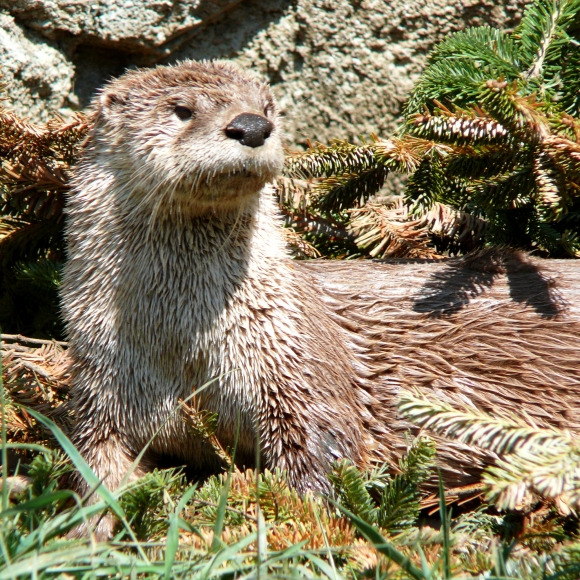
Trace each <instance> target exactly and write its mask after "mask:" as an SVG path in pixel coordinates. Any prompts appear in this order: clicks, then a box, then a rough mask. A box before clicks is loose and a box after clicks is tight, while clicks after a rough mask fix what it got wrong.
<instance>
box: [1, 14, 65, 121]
mask: <svg viewBox="0 0 580 580" xmlns="http://www.w3.org/2000/svg"><path fill="white" fill-rule="evenodd" d="M0 73H1V79H2V80H1V84H2V95H3V96H6V97H7V99H8V102H7V106H8V107H9V108H10V109H12V110H14V111H15V112H16V113H18V114H19V115H20V116H22V117H25V118H28V119H31V120H35V121H43V122H44V121H48V119H50V118H51V117H54V115H55V114H57V113H61V114H65V115H66V112H67V111H68V109H69V107H70V106H71V105H72V106H75V105H76V103H75V96H74V93H73V92H72V85H73V77H74V65H73V63H72V62H70V61H69V60H68V59H67V58H66V56H65V55H64V54H63V53H62V52H61V51H60V50H58V48H56V47H54V46H52V45H51V44H50V43H47V42H42V41H40V40H39V39H38V37H34V36H31V35H29V34H26V33H25V31H24V30H23V29H21V28H20V27H18V26H17V25H16V24H15V22H14V19H13V18H12V17H11V16H9V15H8V14H2V13H0ZM3 104H4V103H3Z"/></svg>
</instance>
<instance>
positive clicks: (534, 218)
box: [288, 0, 580, 256]
mask: <svg viewBox="0 0 580 580" xmlns="http://www.w3.org/2000/svg"><path fill="white" fill-rule="evenodd" d="M579 65H580V0H551V1H550V0H536V1H534V2H533V3H531V4H530V5H529V6H528V8H527V10H526V12H525V15H524V17H523V19H522V21H521V23H520V25H519V26H518V27H517V28H516V30H514V31H513V32H511V33H508V32H502V31H499V30H496V29H493V28H490V27H478V28H470V29H467V30H465V31H461V32H457V33H455V34H452V35H450V36H449V37H447V38H446V39H444V40H443V41H442V42H441V43H440V44H439V45H438V46H437V47H436V48H435V50H434V51H433V52H432V54H431V55H430V57H429V59H428V62H427V65H426V68H425V70H424V72H423V74H422V75H421V77H420V78H419V80H418V81H417V83H416V85H415V87H414V89H413V92H412V94H411V95H410V97H409V100H408V102H407V104H406V107H405V109H404V116H405V122H404V124H403V126H402V127H401V128H400V130H399V132H398V135H397V139H391V140H388V141H380V140H378V139H376V138H375V139H373V141H372V142H371V143H363V144H362V145H360V146H353V145H349V144H347V143H344V142H335V143H333V144H331V145H330V147H326V148H325V147H322V146H320V145H317V146H316V147H314V148H311V149H310V150H309V151H308V152H307V153H305V154H302V155H297V156H296V157H295V158H293V159H291V160H290V163H289V165H288V173H289V174H290V175H293V176H294V175H300V176H301V177H305V178H307V179H309V180H310V185H311V193H310V199H309V200H307V202H308V201H310V200H316V202H312V201H310V205H308V203H307V204H306V205H307V208H308V209H310V208H315V209H319V210H320V211H322V212H326V214H324V213H323V215H328V212H330V211H332V210H335V211H336V210H339V211H343V212H344V210H345V208H347V207H350V208H353V207H354V208H358V210H357V211H359V210H361V209H364V211H365V212H366V213H367V214H368V215H367V216H366V221H367V222H368V224H367V226H368V227H367V229H366V230H364V231H358V230H357V229H356V227H355V228H354V230H355V236H354V243H355V245H356V246H357V250H358V252H359V253H361V254H363V255H364V254H367V255H372V256H375V255H381V256H389V255H395V256H401V255H408V256H414V255H421V254H423V255H425V256H428V255H429V254H428V252H427V251H425V247H424V245H425V240H424V234H425V232H428V233H430V234H431V247H435V248H436V249H437V250H448V251H452V252H458V251H459V252H461V251H465V250H470V249H472V248H473V247H474V246H475V245H477V244H480V243H482V242H487V243H492V244H508V245H512V246H516V247H521V248H525V249H528V250H535V251H538V252H539V253H541V254H543V255H550V256H579V255H580V199H579V197H580V196H579V186H580V179H579V178H580V175H579V170H580V120H579V119H578V114H579V112H580V111H579V107H580V75H579V74H578V71H579V70H580V68H579ZM403 153H404V156H403ZM380 169H382V171H381V170H380ZM390 171H398V172H402V173H408V174H410V177H409V180H408V184H407V187H406V190H405V195H404V198H405V201H406V205H407V207H408V208H409V210H410V211H409V213H408V216H407V219H406V228H405V231H403V230H402V229H401V228H399V232H400V233H401V235H402V239H403V240H405V243H403V242H402V241H401V240H399V241H398V242H397V243H396V244H394V245H391V244H388V245H387V247H386V250H387V251H386V252H383V253H381V254H380V253H378V252H377V248H382V247H384V245H385V243H384V240H385V239H386V238H387V237H388V236H392V235H393V228H392V227H386V226H385V225H384V224H383V225H381V222H380V220H379V218H378V216H377V217H376V218H374V221H373V223H372V224H371V223H370V222H371V221H372V220H371V214H373V212H374V214H376V213H377V212H376V211H375V210H373V209H372V208H369V209H368V211H367V210H366V209H365V207H366V206H364V203H365V202H366V200H367V199H368V198H369V197H370V196H372V195H373V194H374V193H376V192H378V190H379V189H380V187H381V186H382V184H383V182H384V179H385V177H386V175H387V173H388V172H390ZM369 176H371V177H372V178H370V179H369ZM321 199H322V200H323V201H322V203H321V201H320V200H321ZM301 201H302V202H303V206H304V198H301ZM437 204H440V205H442V206H444V207H445V208H447V215H448V217H449V218H450V219H451V220H452V221H455V222H457V221H458V220H460V219H462V218H460V216H464V215H465V214H467V215H469V216H471V217H472V219H473V220H481V221H482V222H483V223H485V230H486V231H485V234H484V235H481V234H482V231H481V227H478V228H477V235H476V236H472V237H471V238H470V239H469V243H467V244H466V243H462V244H460V243H458V240H459V239H460V238H463V242H465V237H466V231H465V229H458V228H457V227H447V228H443V229H444V230H446V231H447V232H450V231H452V232H453V234H454V236H455V238H454V239H450V238H447V239H446V240H445V243H443V244H441V243H440V242H441V237H440V236H439V237H438V236H437V235H433V234H434V233H435V232H433V230H432V228H431V226H430V222H432V221H433V220H432V219H431V218H430V217H426V216H428V213H429V212H430V211H432V210H433V208H434V207H435V206H436V205H437ZM399 213H400V212H399ZM356 215H359V217H360V213H359V214H356ZM334 217H335V219H336V217H337V216H334ZM383 217H384V215H383ZM420 217H424V218H425V221H423V222H421V221H420V220H419V221H417V218H420ZM399 218H400V215H399ZM349 219H350V216H349V215H345V214H343V215H342V216H339V219H338V221H339V222H340V223H341V224H342V226H343V227H344V229H345V230H346V231H349V229H350V230H352V228H351V227H350V222H349ZM470 222H471V223H473V222H472V221H471V220H463V223H464V224H465V226H466V227H467V224H469V223H470ZM399 226H400V224H399ZM379 234H380V235H379ZM413 234H416V235H413ZM410 238H411V239H414V240H415V241H416V243H415V246H414V248H413V250H412V251H410V250H409V243H408V242H409V239H410ZM369 239H373V244H371V245H369V244H368V240H369Z"/></svg>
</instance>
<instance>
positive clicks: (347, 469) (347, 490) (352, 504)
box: [328, 459, 378, 524]
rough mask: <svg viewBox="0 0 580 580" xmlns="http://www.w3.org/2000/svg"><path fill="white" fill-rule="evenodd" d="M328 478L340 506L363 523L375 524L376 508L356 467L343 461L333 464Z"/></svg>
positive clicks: (365, 482)
mask: <svg viewBox="0 0 580 580" xmlns="http://www.w3.org/2000/svg"><path fill="white" fill-rule="evenodd" d="M328 477H329V479H330V481H331V482H332V483H333V484H334V487H335V489H336V491H337V494H338V496H339V498H340V500H341V504H342V505H344V506H345V507H346V508H347V509H349V510H350V511H351V512H352V513H354V514H355V515H356V516H358V517H360V518H361V519H362V520H364V521H365V522H368V523H371V524H372V523H375V522H376V520H377V513H378V508H377V507H376V505H375V502H374V501H373V499H372V497H371V495H370V493H369V490H368V482H367V481H366V480H365V477H364V476H363V474H361V472H360V471H359V470H358V469H357V468H356V466H354V465H353V464H352V463H351V462H350V461H349V460H347V459H343V460H342V461H339V462H338V463H336V464H335V466H334V467H333V470H332V473H330V474H329V476H328Z"/></svg>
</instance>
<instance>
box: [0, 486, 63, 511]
mask: <svg viewBox="0 0 580 580" xmlns="http://www.w3.org/2000/svg"><path fill="white" fill-rule="evenodd" d="M73 496H74V492H72V491H70V490H68V489H62V490H57V491H54V492H52V493H47V494H43V495H40V496H38V497H35V498H34V499H31V500H29V501H24V502H22V503H19V504H18V505H17V506H14V507H11V508H8V509H6V510H3V511H2V512H0V518H7V517H10V516H13V515H16V514H18V513H22V512H29V511H33V510H37V509H40V508H43V507H45V506H47V505H50V504H53V503H58V502H59V501H61V500H66V499H69V498H71V497H73Z"/></svg>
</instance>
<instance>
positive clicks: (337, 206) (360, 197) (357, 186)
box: [311, 165, 389, 213]
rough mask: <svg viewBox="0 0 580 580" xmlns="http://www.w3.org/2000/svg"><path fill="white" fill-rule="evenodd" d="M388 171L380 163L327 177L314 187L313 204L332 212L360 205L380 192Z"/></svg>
mask: <svg viewBox="0 0 580 580" xmlns="http://www.w3.org/2000/svg"><path fill="white" fill-rule="evenodd" d="M388 173H389V170H388V169H387V168H386V167H385V166H384V165H379V166H375V167H371V168H369V169H366V170H364V171H358V172H356V173H343V174H341V175H336V176H333V177H327V178H326V179H324V180H322V181H320V182H319V183H318V184H317V185H316V186H315V187H314V188H313V189H312V191H311V196H312V198H311V205H312V207H313V208H315V209H318V210H320V211H322V212H330V213H336V212H340V211H342V210H344V209H348V208H350V207H357V206H360V205H362V204H363V203H364V202H365V201H366V200H368V199H369V198H370V197H371V196H373V195H375V194H376V193H378V191H379V190H380V189H381V187H383V185H384V183H385V179H386V178H387V175H388Z"/></svg>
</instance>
